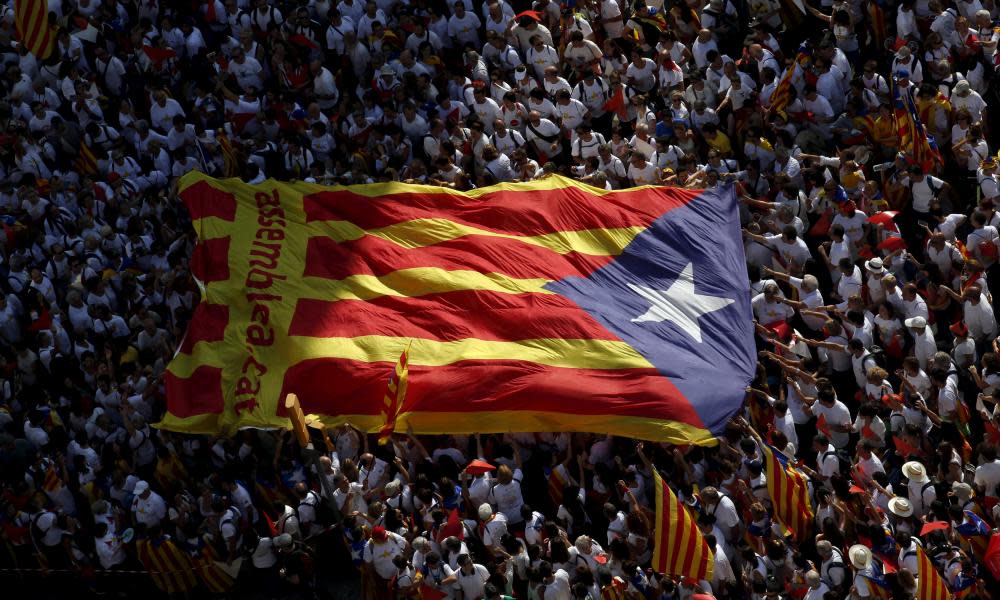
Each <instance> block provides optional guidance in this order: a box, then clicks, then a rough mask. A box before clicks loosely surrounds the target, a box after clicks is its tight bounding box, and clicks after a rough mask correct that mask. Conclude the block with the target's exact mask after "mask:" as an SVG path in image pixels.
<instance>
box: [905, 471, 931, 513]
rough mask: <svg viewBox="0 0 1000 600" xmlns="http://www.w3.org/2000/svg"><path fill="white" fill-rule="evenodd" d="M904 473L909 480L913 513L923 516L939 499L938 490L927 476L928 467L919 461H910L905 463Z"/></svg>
mask: <svg viewBox="0 0 1000 600" xmlns="http://www.w3.org/2000/svg"><path fill="white" fill-rule="evenodd" d="M903 475H904V476H905V477H906V479H907V480H908V482H907V484H906V490H907V497H908V498H909V500H910V504H912V505H913V514H914V515H916V516H917V517H923V516H924V515H925V514H927V512H928V511H929V510H930V508H931V503H932V502H934V500H936V499H937V491H936V490H935V489H934V485H933V484H932V483H931V479H930V477H928V476H927V469H926V468H925V467H924V465H922V464H920V463H919V462H917V461H910V462H908V463H905V464H904V465H903Z"/></svg>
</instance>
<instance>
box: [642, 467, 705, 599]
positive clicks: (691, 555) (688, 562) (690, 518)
mask: <svg viewBox="0 0 1000 600" xmlns="http://www.w3.org/2000/svg"><path fill="white" fill-rule="evenodd" d="M653 488H654V489H655V490H656V534H655V536H654V537H653V543H654V544H655V546H654V548H653V562H652V566H653V570H655V571H656V572H658V573H665V574H667V575H677V576H681V577H689V578H691V579H694V580H695V581H700V580H702V579H705V580H711V579H712V570H713V568H714V566H715V555H714V554H713V553H712V550H711V549H710V548H709V547H708V543H706V542H705V538H704V536H702V535H701V531H700V530H699V529H698V523H697V521H696V520H695V518H694V515H692V514H691V513H690V512H689V511H688V508H687V507H686V506H684V504H682V503H681V502H680V501H679V500H678V499H677V496H676V495H675V494H674V491H673V490H671V489H670V486H668V485H667V482H665V481H664V480H663V478H662V477H660V474H659V473H658V472H657V471H656V470H655V469H654V470H653Z"/></svg>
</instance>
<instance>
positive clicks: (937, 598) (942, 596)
mask: <svg viewBox="0 0 1000 600" xmlns="http://www.w3.org/2000/svg"><path fill="white" fill-rule="evenodd" d="M916 576H917V600H949V599H950V598H951V591H950V590H949V589H948V584H947V583H945V581H944V578H942V577H941V574H940V573H938V570H937V569H936V568H935V567H934V563H932V562H931V559H930V558H929V557H928V556H927V553H926V552H924V549H923V548H921V547H920V546H919V545H917V572H916Z"/></svg>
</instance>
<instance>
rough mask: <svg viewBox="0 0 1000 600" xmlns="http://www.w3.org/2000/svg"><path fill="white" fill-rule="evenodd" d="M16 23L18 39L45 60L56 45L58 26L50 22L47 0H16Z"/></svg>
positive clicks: (40, 58)
mask: <svg viewBox="0 0 1000 600" xmlns="http://www.w3.org/2000/svg"><path fill="white" fill-rule="evenodd" d="M14 23H15V26H16V28H17V39H18V40H20V42H21V43H22V44H24V46H25V47H26V48H27V49H28V51H29V52H31V53H32V54H34V55H35V56H36V57H38V59H39V60H45V59H46V58H48V57H49V55H50V54H52V50H53V49H55V46H56V28H55V27H53V26H52V24H51V23H50V22H49V3H48V2H47V1H46V0H16V2H15V5H14Z"/></svg>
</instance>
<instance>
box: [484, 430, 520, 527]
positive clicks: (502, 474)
mask: <svg viewBox="0 0 1000 600" xmlns="http://www.w3.org/2000/svg"><path fill="white" fill-rule="evenodd" d="M514 457H515V460H516V462H517V468H516V469H514V470H511V468H510V467H508V466H507V465H500V466H499V467H498V468H497V483H496V485H494V486H493V489H492V490H490V493H489V495H488V496H487V501H488V502H489V503H490V504H491V505H493V506H495V507H496V509H497V510H498V511H499V512H501V513H503V515H504V516H505V517H507V522H508V523H509V524H510V525H520V524H521V523H523V522H524V517H523V516H522V515H521V505H523V504H524V498H523V497H522V495H521V479H522V478H523V475H522V473H521V467H520V464H521V457H520V452H519V451H518V450H517V449H516V448H515V450H514Z"/></svg>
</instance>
